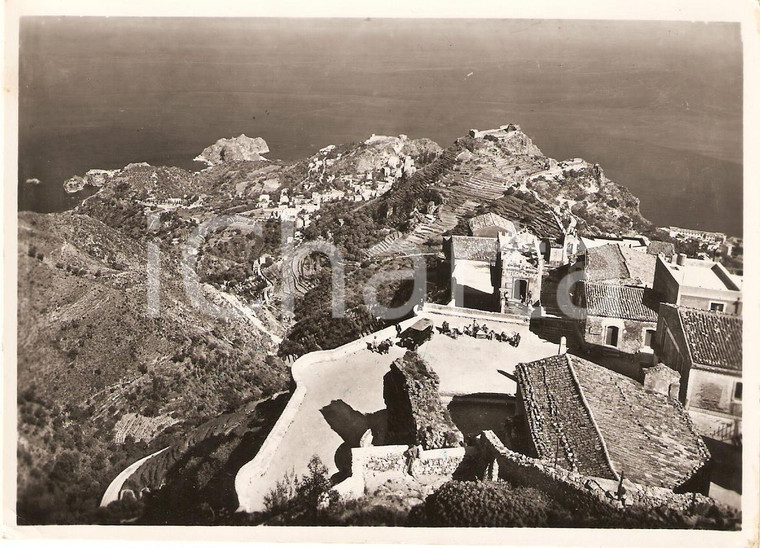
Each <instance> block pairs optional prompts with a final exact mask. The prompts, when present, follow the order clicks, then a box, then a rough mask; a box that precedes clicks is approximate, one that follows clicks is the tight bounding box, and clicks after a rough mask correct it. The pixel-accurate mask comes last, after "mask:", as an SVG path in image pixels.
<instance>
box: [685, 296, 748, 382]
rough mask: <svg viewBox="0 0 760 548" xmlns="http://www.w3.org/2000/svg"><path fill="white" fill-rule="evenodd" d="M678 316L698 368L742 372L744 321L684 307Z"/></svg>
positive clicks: (692, 357) (726, 315)
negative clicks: (704, 366)
mask: <svg viewBox="0 0 760 548" xmlns="http://www.w3.org/2000/svg"><path fill="white" fill-rule="evenodd" d="M678 313H679V315H680V316H681V325H683V330H684V336H685V337H686V341H687V344H688V345H689V350H690V352H691V359H692V361H693V362H694V363H695V364H697V365H706V366H708V367H717V368H720V369H729V370H732V371H741V370H742V319H741V318H739V317H737V316H730V315H728V314H721V313H719V312H710V311H708V310H697V309H693V308H683V307H679V309H678Z"/></svg>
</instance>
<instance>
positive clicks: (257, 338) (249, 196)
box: [18, 125, 649, 523]
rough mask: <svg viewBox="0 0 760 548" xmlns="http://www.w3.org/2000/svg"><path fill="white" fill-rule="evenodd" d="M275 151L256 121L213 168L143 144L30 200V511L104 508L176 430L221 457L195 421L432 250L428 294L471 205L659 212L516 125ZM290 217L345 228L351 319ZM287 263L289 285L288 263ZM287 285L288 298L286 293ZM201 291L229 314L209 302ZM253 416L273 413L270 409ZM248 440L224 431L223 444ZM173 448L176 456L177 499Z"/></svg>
mask: <svg viewBox="0 0 760 548" xmlns="http://www.w3.org/2000/svg"><path fill="white" fill-rule="evenodd" d="M267 151H268V147H267V145H266V143H264V142H263V140H260V139H250V138H248V137H245V136H241V137H238V138H233V139H227V140H220V141H219V142H217V143H216V144H215V145H212V146H211V147H209V148H207V149H206V150H205V151H203V153H202V154H201V155H202V156H203V157H204V159H206V160H207V163H208V164H209V166H208V167H207V168H206V169H203V170H201V171H198V172H191V171H188V170H184V169H180V168H175V167H164V166H151V165H148V164H144V163H139V164H130V165H128V166H126V167H124V168H122V169H118V170H108V171H106V170H91V171H89V172H88V173H86V174H85V175H83V176H81V177H74V178H72V179H70V180H68V181H66V182H65V183H64V186H65V188H66V190H67V191H68V192H70V193H74V194H75V195H76V193H77V192H79V191H80V190H82V189H83V188H85V187H92V188H94V189H97V192H96V193H95V194H94V195H92V196H90V197H89V198H86V199H84V200H83V201H82V202H81V204H80V205H79V206H77V207H76V208H75V209H74V210H73V211H69V212H64V213H55V214H37V213H30V212H22V213H20V214H19V241H18V242H19V247H18V257H19V310H18V321H19V331H18V388H19V410H20V413H19V448H18V453H19V507H18V512H19V515H20V519H21V520H22V521H23V522H28V523H73V522H88V521H93V520H97V519H100V518H98V517H97V516H96V515H95V514H94V513H93V512H95V508H96V506H97V501H98V500H99V498H100V496H101V495H102V493H103V491H104V490H105V488H106V486H107V485H108V483H109V482H110V480H111V479H113V478H114V477H115V476H116V475H117V474H118V473H119V472H120V471H121V470H122V469H123V468H124V467H125V466H126V465H127V464H129V463H131V462H133V461H135V460H137V459H138V458H141V457H144V456H146V455H148V454H150V453H152V452H154V451H156V450H158V449H162V448H163V447H166V446H167V445H171V446H173V447H182V448H183V449H182V451H181V453H182V454H192V455H195V457H194V458H198V459H200V460H201V461H204V459H211V460H212V461H213V460H214V457H213V454H214V451H217V452H218V451H221V450H222V449H220V447H221V446H220V445H218V444H217V442H220V439H221V438H219V439H217V438H214V439H216V440H217V441H214V442H212V441H208V440H209V439H210V438H206V437H204V436H203V435H200V436H199V435H197V432H198V430H197V428H198V425H203V424H208V423H209V421H214V420H215V419H217V418H218V417H219V416H220V415H222V414H223V413H235V412H236V411H238V410H240V409H243V407H242V406H245V405H249V404H250V403H251V402H257V401H260V400H262V399H264V398H266V397H268V396H270V395H272V394H275V393H278V392H281V391H283V390H286V389H287V387H288V381H289V372H288V369H287V366H286V363H285V362H284V361H283V359H284V360H286V361H287V360H288V359H292V358H294V357H297V356H299V355H301V354H303V353H305V352H309V351H312V350H318V349H324V348H334V347H336V346H339V345H340V344H343V343H345V342H348V341H349V340H352V339H354V338H356V337H357V336H360V335H361V334H363V333H367V332H369V331H372V330H375V329H377V328H379V327H381V326H382V325H385V323H384V322H383V321H382V320H378V318H376V317H375V316H374V315H373V313H372V311H371V310H368V309H367V307H366V306H365V304H364V300H363V292H362V291H363V288H364V286H365V284H366V282H367V280H369V279H370V278H372V277H373V276H374V275H376V274H378V273H381V272H387V271H389V270H399V269H405V268H410V267H411V266H412V263H411V260H410V259H409V258H408V257H407V256H408V255H416V254H422V256H423V259H424V262H425V266H426V268H427V272H428V285H427V288H426V292H427V299H428V300H431V301H433V302H436V301H438V300H440V299H443V298H444V297H445V296H446V295H448V274H449V266H448V265H447V264H446V263H445V259H444V257H443V255H442V253H441V247H440V244H441V241H442V238H443V237H444V236H445V235H447V234H452V233H463V231H465V230H466V228H465V227H466V222H467V220H468V219H469V218H471V217H472V216H474V215H476V214H479V213H482V212H486V211H494V212H497V213H499V214H501V215H503V216H505V217H507V218H510V219H512V220H514V221H515V222H518V223H522V224H524V225H527V226H528V227H530V228H531V230H533V231H534V232H536V233H537V234H539V235H540V236H547V237H556V236H558V235H559V234H560V233H561V230H562V227H561V225H562V224H564V223H566V222H568V220H569V219H570V218H571V217H575V218H576V221H577V223H578V226H579V227H580V228H581V229H582V230H583V231H585V232H589V233H605V232H622V233H625V232H635V231H639V230H644V229H647V228H648V227H649V223H648V222H647V221H646V220H645V219H643V218H642V217H641V214H640V213H639V210H638V200H637V199H636V198H635V197H633V196H632V195H631V194H630V192H628V191H627V189H625V188H623V187H621V186H619V185H616V184H615V183H613V182H611V181H609V180H608V179H607V178H606V177H605V176H604V173H603V171H602V170H601V168H600V167H599V166H596V165H593V164H589V163H587V162H584V161H582V160H571V161H566V162H556V161H555V160H553V159H550V158H547V157H545V156H544V155H543V154H542V153H541V150H540V149H539V148H538V147H537V146H536V145H535V144H533V143H532V141H531V139H530V138H529V137H528V136H527V135H525V134H524V133H522V132H521V131H520V129H519V128H518V127H516V126H511V125H510V126H503V127H502V128H500V129H498V130H489V131H485V132H478V131H473V132H472V133H471V135H469V136H465V137H461V138H459V139H457V140H456V141H455V142H454V143H453V144H452V145H450V146H449V147H448V148H446V149H442V148H441V147H440V146H439V145H437V144H436V143H434V142H432V141H430V140H428V139H409V138H408V137H406V136H404V135H401V136H398V137H388V136H374V135H373V136H371V137H370V138H368V139H367V140H365V141H363V142H361V143H356V144H346V145H337V146H329V147H325V148H323V149H321V150H319V151H318V152H316V153H315V154H314V155H312V156H311V157H309V158H305V159H303V160H300V161H295V162H282V161H278V160H276V159H264V158H263V157H262V156H261V154H264V153H267ZM275 153H276V151H275ZM264 195H267V196H268V197H269V202H266V203H269V204H270V206H269V209H264V208H262V207H261V203H262V202H261V200H262V198H263V196H264ZM279 203H283V204H284V205H283V207H286V206H287V207H288V208H290V209H291V210H293V211H296V210H298V208H299V207H302V208H303V207H306V206H307V205H308V207H309V208H311V209H309V213H308V219H307V220H308V222H305V221H304V219H303V218H299V219H297V220H288V221H285V222H282V221H280V220H278V219H276V218H271V215H272V213H271V211H272V210H273V208H274V207H276V206H277V204H279ZM299 223H300V224H299ZM294 230H297V233H296V234H295V241H294V243H295V244H296V245H297V244H298V243H299V242H302V241H314V242H318V241H322V242H330V243H332V244H335V245H336V246H337V247H338V249H339V250H340V251H341V255H342V257H343V263H344V264H343V266H344V267H345V272H346V316H345V317H344V318H333V317H332V315H331V295H332V294H331V276H330V272H329V266H328V264H327V261H326V260H324V259H319V258H318V257H317V256H311V257H309V256H307V257H305V258H300V259H299V260H298V261H295V262H293V255H292V253H291V254H288V253H286V252H285V250H283V249H282V248H281V242H282V240H283V238H285V237H287V235H288V233H290V231H294ZM283 231H285V232H283ZM185 243H193V246H194V247H195V249H196V251H191V252H188V251H187V250H186V248H185V245H184V244H185ZM149 257H152V258H153V260H152V261H149ZM156 258H160V265H161V267H160V269H157V267H156V266H155V259H156ZM193 269H195V273H193V272H192V270H193ZM289 270H290V271H292V272H293V273H294V281H293V284H294V285H293V286H290V285H288V284H290V283H291V281H290V280H288V279H287V277H285V278H283V272H287V271H289ZM183 273H184V274H187V279H185V277H184V276H183ZM188 284H189V285H188ZM284 284H285V286H286V290H287V292H289V293H290V294H292V295H293V296H294V298H295V309H294V314H293V315H288V314H285V313H283V310H282V307H281V304H282V303H281V302H280V298H281V295H282V291H281V290H282V289H283V285H284ZM186 286H187V287H190V288H191V289H193V288H195V289H193V291H196V289H197V292H196V293H194V292H193V291H190V292H189V293H188V292H187V291H186ZM411 292H412V288H411V283H409V282H405V281H389V282H387V283H384V284H381V286H380V287H379V298H380V302H381V303H383V304H386V305H388V304H392V305H394V306H395V305H398V304H401V303H402V302H404V301H406V300H407V299H408V298H409V297H410V296H411ZM149 295H151V296H152V297H151V298H153V297H158V301H156V300H155V299H154V300H152V301H149ZM421 297H422V295H418V296H417V298H421ZM199 299H200V300H201V301H207V302H209V303H211V306H212V308H213V309H215V310H217V312H219V313H221V315H220V314H219V313H217V314H209V313H208V311H207V310H204V309H199V308H198V307H197V306H195V305H194V302H195V301H197V300H199ZM156 302H157V303H158V309H156V308H155V304H156ZM149 303H151V304H149ZM277 356H280V357H281V358H283V359H281V358H278V357H277ZM264 415H265V416H266V417H268V419H267V420H269V419H271V420H274V419H273V417H271V415H272V413H269V412H267V413H264ZM246 416H247V415H246ZM274 418H276V417H274ZM235 420H238V421H239V423H240V424H243V422H242V421H243V420H244V419H242V418H238V419H235ZM246 420H247V419H246ZM252 420H253V419H252ZM256 421H258V422H256ZM253 422H255V423H256V426H255V428H254V429H256V431H257V432H264V431H266V428H267V424H265V422H266V421H264V422H261V420H259V419H256V420H254V421H253ZM251 424H253V423H251ZM241 428H242V427H241ZM252 428H253V427H252ZM244 430H245V429H244V428H243V429H240V430H239V431H238V434H235V436H238V437H240V436H243V437H244ZM200 431H201V432H211V433H212V434H209V435H210V436H212V437H214V436H217V437H218V432H217V431H216V430H214V429H213V428H207V429H203V428H202V429H201V430H200ZM193 432H196V433H195V434H193ZM214 432H216V433H214ZM227 435H229V433H226V434H225V436H227ZM233 437H234V436H233ZM189 440H190V441H189ZM239 441H240V440H238V439H231V438H225V441H223V443H222V445H223V446H224V448H225V449H224V451H226V452H227V453H225V455H228V454H229V452H230V451H234V447H235V446H236V444H238V442H239ZM220 443H221V442H220ZM204 448H205V449H204ZM193 451H195V453H194V452H193ZM204 451H205V452H204ZM254 451H255V449H254ZM175 453H176V452H175ZM249 456H252V455H249ZM177 458H178V459H179V460H178V461H177V462H179V464H178V465H177V466H179V468H176V470H182V469H184V468H183V467H184V466H186V465H187V463H184V464H183V462H184V461H182V459H180V458H179V457H177ZM204 462H205V461H204ZM214 462H216V461H214ZM231 462H232V463H233V465H236V464H234V463H238V460H235V459H233V460H232V461H231ZM172 466H174V465H172ZM172 466H166V467H164V468H163V469H162V470H163V471H162V472H161V478H165V479H166V478H168V479H167V482H168V483H167V486H166V487H165V490H162V493H163V494H162V495H161V496H166V497H169V498H171V497H173V496H174V495H172V494H171V492H172V489H173V487H172V485H174V483H175V481H174V480H172V478H175V479H177V478H178V476H177V474H176V473H175V472H172V471H171V470H175V469H174V468H172ZM222 468H224V467H222ZM224 470H226V472H225V473H231V472H230V470H227V469H226V468H224ZM149 475H150V474H149ZM180 475H181V474H180ZM177 481H179V480H178V479H177ZM177 485H179V483H178V484H177ZM182 485H183V487H182V489H186V488H187V483H182ZM154 487H155V485H154ZM177 492H179V491H177ZM182 492H184V491H182ZM175 494H176V493H175ZM194 500H196V502H197V500H198V499H194ZM157 519H159V518H157Z"/></svg>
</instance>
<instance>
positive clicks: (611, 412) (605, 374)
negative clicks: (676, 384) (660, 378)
mask: <svg viewBox="0 0 760 548" xmlns="http://www.w3.org/2000/svg"><path fill="white" fill-rule="evenodd" d="M572 365H573V368H574V370H575V374H576V377H577V379H578V382H579V383H580V386H581V389H582V391H583V395H584V397H585V399H586V403H587V404H588V406H589V409H590V410H591V414H592V416H593V417H594V420H595V421H596V425H597V428H598V429H599V432H600V433H601V435H602V439H604V442H605V445H606V446H607V452H608V454H609V456H610V460H611V461H612V466H613V467H614V469H615V471H616V472H618V473H621V472H622V473H623V474H624V475H625V477H626V478H628V479H629V480H631V481H633V482H636V483H642V484H644V485H655V486H660V487H667V488H669V489H673V488H674V487H677V486H679V485H680V484H682V483H683V482H684V481H686V480H687V479H689V478H690V477H691V476H692V474H693V472H694V471H695V470H696V469H697V468H700V467H701V466H703V465H704V464H706V463H707V461H708V460H709V458H710V453H709V451H708V450H707V448H706V447H705V444H704V442H703V441H702V438H700V437H699V435H698V434H697V433H696V431H695V430H694V426H693V424H692V422H691V419H690V418H689V416H688V413H687V412H686V411H685V410H684V408H683V407H682V406H681V404H680V403H678V402H676V401H674V400H671V399H670V398H668V396H666V395H664V394H660V393H657V392H651V391H647V390H644V387H643V386H642V385H641V384H639V383H638V382H636V381H634V380H632V379H629V378H628V377H625V376H623V375H621V374H619V373H615V372H614V371H610V370H609V369H607V368H605V367H602V366H600V365H597V364H595V363H591V362H589V361H586V360H582V359H580V358H576V357H575V356H573V357H572Z"/></svg>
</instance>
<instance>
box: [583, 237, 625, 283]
mask: <svg viewBox="0 0 760 548" xmlns="http://www.w3.org/2000/svg"><path fill="white" fill-rule="evenodd" d="M585 270H586V279H587V280H588V281H590V282H599V281H602V280H622V279H625V278H628V269H627V268H626V267H625V260H624V259H623V254H622V253H620V246H619V245H617V244H615V245H601V246H599V247H592V248H590V249H587V250H586V268H585Z"/></svg>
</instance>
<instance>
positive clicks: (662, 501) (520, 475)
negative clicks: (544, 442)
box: [478, 430, 716, 511]
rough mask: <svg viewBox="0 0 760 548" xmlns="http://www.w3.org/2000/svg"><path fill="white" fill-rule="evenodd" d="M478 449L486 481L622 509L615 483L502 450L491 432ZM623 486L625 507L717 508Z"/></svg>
mask: <svg viewBox="0 0 760 548" xmlns="http://www.w3.org/2000/svg"><path fill="white" fill-rule="evenodd" d="M478 448H479V449H480V451H481V454H482V455H483V458H484V461H485V462H486V463H488V464H487V467H486V472H485V474H486V477H487V479H496V478H499V479H504V480H507V481H509V482H510V483H512V484H514V485H522V486H526V487H534V488H536V489H539V490H541V491H543V492H544V493H546V494H547V495H549V496H550V497H552V498H557V499H565V500H567V499H568V498H571V499H572V498H573V497H575V498H577V497H578V496H580V497H589V496H593V497H596V498H598V499H599V500H601V501H603V502H605V503H607V504H611V505H613V506H615V507H622V506H623V505H622V504H621V503H620V502H619V501H618V500H617V497H616V495H615V493H616V491H617V487H618V481H616V480H609V479H604V478H596V477H591V476H584V475H581V474H578V473H576V472H571V471H569V470H565V469H564V468H561V467H553V466H552V465H551V464H548V463H546V462H544V461H541V460H538V459H534V458H531V457H527V456H525V455H522V454H520V453H515V452H514V451H511V450H510V449H507V448H506V447H504V445H503V444H502V443H501V441H500V440H499V438H497V437H496V434H494V433H493V432H491V431H490V430H487V431H485V432H482V433H481V434H480V435H479V436H478ZM623 485H624V486H625V488H626V501H625V506H638V507H644V508H649V509H652V508H658V507H661V506H668V507H669V508H672V509H675V510H682V511H686V510H688V509H689V508H693V507H694V505H705V506H706V507H709V506H713V505H716V502H715V501H714V500H713V499H711V498H709V497H706V496H704V495H700V494H698V493H688V494H676V493H674V492H673V491H671V490H670V489H666V488H664V487H650V486H645V485H640V484H637V483H632V482H630V481H628V480H623ZM581 500H582V498H581Z"/></svg>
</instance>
